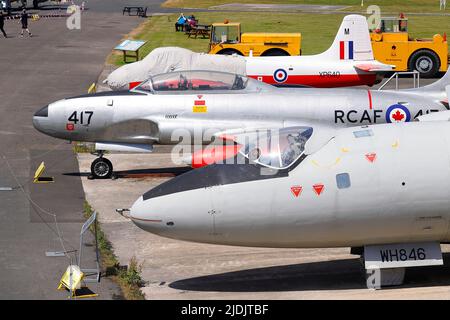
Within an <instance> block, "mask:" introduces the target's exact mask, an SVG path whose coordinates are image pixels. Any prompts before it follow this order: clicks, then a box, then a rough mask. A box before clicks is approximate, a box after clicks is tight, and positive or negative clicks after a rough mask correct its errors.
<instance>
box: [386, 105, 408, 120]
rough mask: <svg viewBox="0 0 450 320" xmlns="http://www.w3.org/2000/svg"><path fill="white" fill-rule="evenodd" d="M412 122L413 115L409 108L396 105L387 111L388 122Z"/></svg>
mask: <svg viewBox="0 0 450 320" xmlns="http://www.w3.org/2000/svg"><path fill="white" fill-rule="evenodd" d="M410 120H411V113H410V112H409V110H408V108H406V107H405V106H404V105H401V104H394V105H392V106H390V107H389V108H388V109H387V110H386V122H387V123H396V122H409V121H410Z"/></svg>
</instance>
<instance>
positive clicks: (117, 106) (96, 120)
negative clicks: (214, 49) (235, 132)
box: [33, 88, 446, 144]
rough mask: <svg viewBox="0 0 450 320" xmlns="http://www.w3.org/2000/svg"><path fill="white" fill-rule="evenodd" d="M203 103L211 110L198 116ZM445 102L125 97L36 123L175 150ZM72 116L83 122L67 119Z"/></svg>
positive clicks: (282, 92)
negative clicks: (239, 132)
mask: <svg viewBox="0 0 450 320" xmlns="http://www.w3.org/2000/svg"><path fill="white" fill-rule="evenodd" d="M443 94H444V93H443ZM443 98H444V97H442V99H443ZM199 99H201V100H202V101H204V107H205V108H204V109H203V110H201V112H194V107H195V101H197V100H199ZM439 100H440V97H435V96H430V95H425V94H420V93H417V92H408V91H372V90H362V89H308V88H304V89H278V88H273V89H270V90H262V91H260V92H253V93H239V91H237V92H229V91H226V92H214V93H210V92H208V91H204V92H196V91H190V92H187V93H175V94H174V93H158V94H151V93H137V92H134V93H133V92H129V93H127V92H124V93H122V94H115V93H108V94H99V95H95V94H94V95H87V96H84V97H79V98H69V99H64V100H60V101H57V102H55V103H52V104H50V105H49V106H48V107H47V110H46V113H45V114H44V116H42V114H41V115H40V116H37V115H35V116H34V118H33V124H34V126H35V128H36V129H37V130H39V131H41V132H43V133H45V134H48V135H50V136H53V137H56V138H60V139H66V140H71V141H86V142H106V143H125V144H126V143H129V144H153V143H159V144H176V143H178V142H179V135H180V133H181V134H183V133H184V134H185V133H186V132H189V133H190V136H191V137H194V136H195V137H196V139H197V140H196V141H190V142H188V143H194V142H195V143H208V142H210V140H211V135H212V134H213V133H217V132H223V131H227V130H231V129H254V128H281V127H287V126H292V125H297V124H304V123H311V122H314V121H320V122H322V123H326V124H327V125H329V126H339V127H341V126H344V127H347V126H356V125H364V124H377V123H385V122H386V120H387V119H386V112H387V110H388V108H389V107H390V106H392V105H396V104H399V103H400V104H402V105H403V106H405V107H406V108H407V110H408V111H409V113H410V119H409V120H410V121H413V120H414V118H415V117H416V116H419V115H422V114H426V113H428V112H434V111H443V110H446V108H445V107H444V105H443V104H442V103H441V102H439ZM86 111H88V112H92V113H93V114H92V116H91V117H90V119H89V120H90V121H89V123H87V119H88V115H87V114H84V119H81V117H80V115H81V113H83V112H86ZM74 112H76V117H77V123H74V122H73V121H71V120H69V119H70V117H71V115H73V114H74ZM72 120H73V118H72ZM81 120H83V121H84V123H83V121H81ZM403 120H405V119H403ZM198 139H200V140H198ZM184 142H186V141H184Z"/></svg>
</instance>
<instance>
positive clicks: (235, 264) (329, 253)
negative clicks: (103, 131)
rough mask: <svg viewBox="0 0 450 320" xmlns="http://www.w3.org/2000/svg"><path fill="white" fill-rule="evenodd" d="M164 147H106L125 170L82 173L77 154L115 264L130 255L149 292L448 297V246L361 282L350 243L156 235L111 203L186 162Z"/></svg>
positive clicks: (150, 295) (83, 160)
mask: <svg viewBox="0 0 450 320" xmlns="http://www.w3.org/2000/svg"><path fill="white" fill-rule="evenodd" d="M169 150H170V149H168V148H167V147H165V148H159V150H158V151H157V152H156V153H154V154H147V155H127V154H111V155H108V156H107V157H108V158H109V159H110V160H112V162H113V164H114V165H115V170H116V172H117V173H118V174H119V175H120V176H123V178H119V179H118V180H88V179H87V175H88V173H89V168H90V163H91V161H92V160H93V159H94V158H95V157H94V156H92V155H90V154H79V155H78V160H79V164H80V172H81V176H82V183H83V188H84V191H85V194H86V199H87V200H88V201H89V203H90V204H91V205H92V206H93V207H94V208H95V209H96V210H97V211H98V212H99V214H100V221H101V223H102V228H103V230H104V231H105V232H106V234H107V236H108V238H109V240H110V241H111V242H112V244H113V246H114V250H115V253H116V255H117V256H118V257H119V260H120V262H121V264H123V265H126V264H128V263H129V261H130V259H131V258H132V257H133V256H134V257H136V258H137V259H138V262H139V263H140V264H141V265H142V277H143V279H144V280H145V281H147V284H146V286H145V287H144V288H143V289H142V291H143V292H144V294H145V296H146V298H147V299H150V300H153V299H450V269H449V264H450V246H449V245H443V246H442V249H443V251H444V252H446V253H445V254H444V260H445V265H444V266H438V267H428V268H413V269H409V270H407V273H406V284H405V285H403V286H400V287H397V288H392V289H383V290H380V291H374V290H368V289H366V288H365V280H364V278H363V276H362V273H361V267H360V263H359V259H358V257H357V256H354V255H350V254H349V251H350V250H349V248H337V249H265V248H243V247H232V246H219V245H208V244H197V243H190V242H184V241H178V240H172V239H166V238H162V237H159V236H156V235H153V234H150V233H147V232H145V231H143V230H141V229H139V228H138V227H136V226H135V225H134V224H133V223H132V222H131V221H130V220H128V219H126V218H124V217H122V216H120V215H119V214H118V213H116V212H115V210H116V209H123V208H130V207H131V205H132V204H133V202H134V201H135V200H136V199H137V198H138V197H139V196H140V195H142V194H143V193H144V192H146V191H148V190H149V189H151V188H153V187H155V186H157V185H158V184H160V183H162V182H164V181H166V180H168V179H170V178H171V175H172V176H173V175H175V174H179V173H180V172H182V171H183V170H188V169H187V168H184V169H183V168H182V167H177V166H175V165H174V164H173V163H171V156H170V153H168V152H169Z"/></svg>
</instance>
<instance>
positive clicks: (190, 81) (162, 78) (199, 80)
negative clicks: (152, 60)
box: [137, 71, 248, 93]
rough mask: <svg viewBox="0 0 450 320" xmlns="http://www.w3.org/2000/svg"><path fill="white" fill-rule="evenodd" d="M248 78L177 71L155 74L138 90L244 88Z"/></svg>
mask: <svg viewBox="0 0 450 320" xmlns="http://www.w3.org/2000/svg"><path fill="white" fill-rule="evenodd" d="M247 82H248V78H247V77H244V76H240V75H236V74H233V73H225V72H216V71H177V72H171V73H164V74H160V75H156V76H153V77H152V78H150V79H149V80H147V81H146V82H144V83H143V84H141V85H140V86H139V87H137V90H144V91H149V92H156V93H158V92H186V91H190V90H193V91H209V90H243V89H245V88H246V86H247Z"/></svg>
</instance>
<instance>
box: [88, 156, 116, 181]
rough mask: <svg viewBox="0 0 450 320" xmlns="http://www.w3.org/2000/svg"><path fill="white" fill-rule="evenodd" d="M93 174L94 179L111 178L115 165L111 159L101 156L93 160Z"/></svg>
mask: <svg viewBox="0 0 450 320" xmlns="http://www.w3.org/2000/svg"><path fill="white" fill-rule="evenodd" d="M91 174H92V178H94V179H109V178H111V177H112V175H113V165H112V163H111V161H109V160H108V159H106V158H103V157H100V158H97V159H95V160H94V161H92V164H91Z"/></svg>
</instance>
